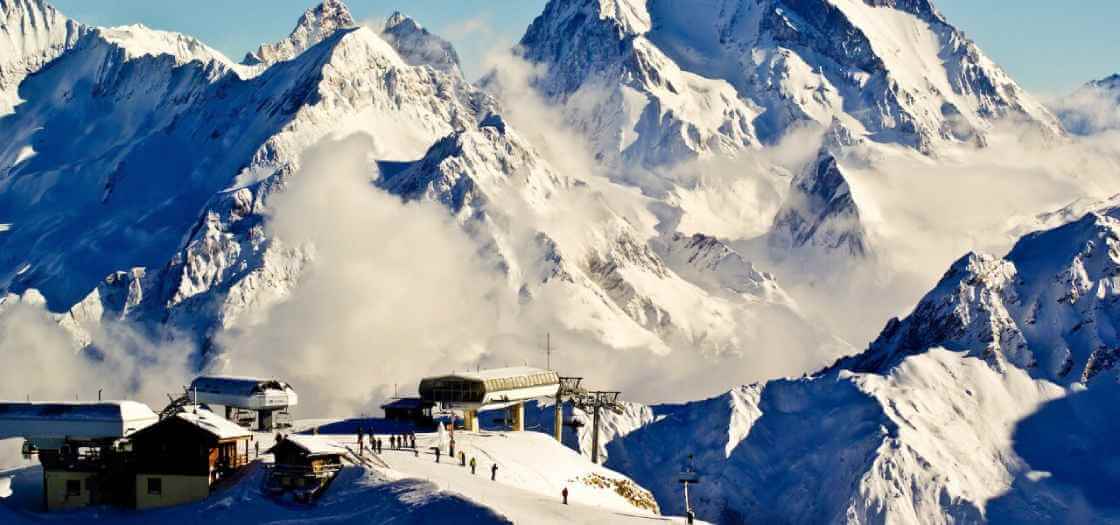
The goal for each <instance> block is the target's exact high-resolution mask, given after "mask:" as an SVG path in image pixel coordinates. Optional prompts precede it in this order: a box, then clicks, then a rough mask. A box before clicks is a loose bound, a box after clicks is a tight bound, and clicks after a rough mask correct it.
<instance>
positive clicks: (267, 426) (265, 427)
mask: <svg viewBox="0 0 1120 525" xmlns="http://www.w3.org/2000/svg"><path fill="white" fill-rule="evenodd" d="M257 418H258V419H259V420H260V421H259V422H258V423H259V426H258V427H257V430H260V431H263V432H267V431H270V430H272V428H273V422H272V410H261V411H260V412H257Z"/></svg>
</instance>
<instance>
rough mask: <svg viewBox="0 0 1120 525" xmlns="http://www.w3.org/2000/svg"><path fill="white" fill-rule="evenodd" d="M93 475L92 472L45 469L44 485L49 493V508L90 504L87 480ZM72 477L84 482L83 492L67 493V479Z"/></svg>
mask: <svg viewBox="0 0 1120 525" xmlns="http://www.w3.org/2000/svg"><path fill="white" fill-rule="evenodd" d="M93 476H94V473H92V472H67V471H64V470H59V471H44V472H43V487H44V489H45V490H46V493H47V510H48V511H51V510H61V509H73V508H77V507H85V506H87V505H89V499H90V494H89V483H88V482H87V480H88V479H89V478H92V477H93ZM72 479H76V480H79V481H80V482H81V484H82V492H81V494H80V495H78V496H67V495H66V481H67V480H72Z"/></svg>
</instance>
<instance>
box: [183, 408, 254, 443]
mask: <svg viewBox="0 0 1120 525" xmlns="http://www.w3.org/2000/svg"><path fill="white" fill-rule="evenodd" d="M171 417H176V418H179V419H182V420H183V421H186V422H187V423H190V424H192V425H194V426H196V427H198V428H201V429H202V430H205V431H207V432H209V433H210V434H213V435H214V437H216V438H218V439H220V440H223V439H235V438H241V437H249V436H250V432H249V431H248V430H246V429H245V428H243V427H241V426H240V425H238V424H237V423H234V422H233V421H230V420H228V419H226V418H224V417H222V416H219V415H218V414H215V413H213V412H211V411H209V410H206V409H205V408H188V409H186V410H184V411H182V412H179V413H177V414H175V415H174V416H171Z"/></svg>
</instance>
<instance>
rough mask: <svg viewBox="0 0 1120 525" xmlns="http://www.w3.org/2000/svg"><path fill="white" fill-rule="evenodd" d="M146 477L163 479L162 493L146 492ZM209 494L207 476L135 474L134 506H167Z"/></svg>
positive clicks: (196, 499) (198, 499) (145, 507)
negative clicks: (157, 494)
mask: <svg viewBox="0 0 1120 525" xmlns="http://www.w3.org/2000/svg"><path fill="white" fill-rule="evenodd" d="M148 478H160V479H162V480H163V494H162V495H159V496H156V495H153V494H148ZM209 495H210V479H209V478H208V477H207V476H165V475H161V474H137V475H136V508H138V509H151V508H155V507H168V506H171V505H179V504H181V503H190V502H192V501H201V500H204V499H206V497H207V496H209Z"/></svg>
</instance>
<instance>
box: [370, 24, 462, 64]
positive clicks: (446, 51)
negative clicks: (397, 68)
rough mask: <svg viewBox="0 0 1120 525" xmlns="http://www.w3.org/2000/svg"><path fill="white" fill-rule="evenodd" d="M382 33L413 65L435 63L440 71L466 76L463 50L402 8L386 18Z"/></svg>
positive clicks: (402, 56) (406, 60) (405, 59)
mask: <svg viewBox="0 0 1120 525" xmlns="http://www.w3.org/2000/svg"><path fill="white" fill-rule="evenodd" d="M381 37H382V38H384V39H385V41H387V42H389V44H390V45H392V46H393V48H394V49H396V50H397V53H398V54H400V56H401V58H403V59H404V61H405V62H407V63H408V64H409V65H412V66H423V65H426V66H431V67H432V69H435V70H436V71H441V72H444V73H448V74H452V75H458V76H462V71H461V69H460V64H459V54H458V53H456V52H455V48H454V47H453V46H452V45H451V43H450V42H448V41H446V40H444V39H442V38H440V37H439V36H437V35H435V34H432V33H431V32H429V31H428V30H427V29H424V26H421V25H420V24H419V23H417V22H416V20H414V19H412V18H411V17H409V16H406V15H404V14H403V13H401V12H400V11H396V12H394V13H393V14H392V15H391V16H389V18H388V19H387V20H385V26H384V27H383V28H382V29H381Z"/></svg>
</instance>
